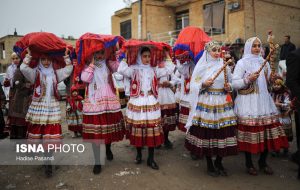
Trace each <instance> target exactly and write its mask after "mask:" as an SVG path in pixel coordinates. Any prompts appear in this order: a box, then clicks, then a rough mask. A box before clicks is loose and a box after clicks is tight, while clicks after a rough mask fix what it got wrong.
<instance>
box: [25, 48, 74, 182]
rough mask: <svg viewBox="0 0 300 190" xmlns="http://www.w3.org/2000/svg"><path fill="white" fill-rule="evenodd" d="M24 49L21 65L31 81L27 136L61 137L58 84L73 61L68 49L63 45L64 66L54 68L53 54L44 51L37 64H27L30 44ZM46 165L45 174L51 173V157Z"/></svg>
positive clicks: (68, 71) (59, 138)
mask: <svg viewBox="0 0 300 190" xmlns="http://www.w3.org/2000/svg"><path fill="white" fill-rule="evenodd" d="M27 52H28V53H27V55H26V57H25V59H24V61H23V63H22V64H21V67H20V69H21V72H22V73H23V75H24V76H25V77H26V79H27V80H28V81H30V83H31V84H33V85H34V92H33V97H32V102H31V104H30V106H29V109H28V112H27V115H26V121H27V122H28V139H31V140H34V139H42V140H51V141H55V140H61V139H62V130H61V111H60V105H59V101H58V99H59V97H58V89H57V84H58V83H59V82H61V81H63V80H65V79H66V78H67V77H69V75H70V74H71V73H72V70H73V65H72V64H71V61H70V58H69V55H68V53H69V50H68V49H66V52H65V56H64V60H65V63H66V66H65V67H64V68H62V69H58V70H54V69H53V64H52V63H53V62H52V58H51V57H48V56H46V55H45V56H44V55H42V56H40V59H39V64H38V66H37V68H35V69H32V68H30V67H29V64H30V61H31V55H30V50H29V48H28V50H27ZM50 154H52V153H50ZM48 156H49V155H48ZM50 156H51V155H50ZM45 169H46V170H45V173H46V175H47V176H48V177H50V176H52V165H51V161H49V162H47V163H46V166H45Z"/></svg>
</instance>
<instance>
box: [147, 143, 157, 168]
mask: <svg viewBox="0 0 300 190" xmlns="http://www.w3.org/2000/svg"><path fill="white" fill-rule="evenodd" d="M148 152H149V153H148V160H147V165H148V166H149V167H150V168H152V169H154V170H158V169H159V167H158V165H157V164H156V162H155V161H154V148H148Z"/></svg>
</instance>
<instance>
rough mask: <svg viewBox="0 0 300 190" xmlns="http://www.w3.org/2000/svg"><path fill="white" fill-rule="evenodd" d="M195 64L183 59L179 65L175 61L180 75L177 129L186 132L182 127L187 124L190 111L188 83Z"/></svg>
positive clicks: (178, 62)
mask: <svg viewBox="0 0 300 190" xmlns="http://www.w3.org/2000/svg"><path fill="white" fill-rule="evenodd" d="M194 68H195V64H194V62H193V61H191V59H184V62H183V63H181V62H180V61H179V60H177V69H178V72H179V73H180V78H181V84H180V87H181V89H180V93H181V94H180V102H179V119H178V129H180V130H181V131H183V132H186V128H185V127H184V126H185V125H186V122H187V118H188V116H189V110H190V106H191V105H190V103H189V102H190V81H191V77H192V73H193V70H194Z"/></svg>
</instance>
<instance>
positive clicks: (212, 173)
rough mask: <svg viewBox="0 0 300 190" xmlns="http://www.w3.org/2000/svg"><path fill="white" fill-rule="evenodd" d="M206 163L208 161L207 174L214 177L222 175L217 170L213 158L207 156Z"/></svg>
mask: <svg viewBox="0 0 300 190" xmlns="http://www.w3.org/2000/svg"><path fill="white" fill-rule="evenodd" d="M206 161H207V174H208V175H210V176H212V177H218V176H219V175H220V173H219V172H218V171H217V170H216V169H215V167H214V164H213V161H212V159H211V157H210V156H206Z"/></svg>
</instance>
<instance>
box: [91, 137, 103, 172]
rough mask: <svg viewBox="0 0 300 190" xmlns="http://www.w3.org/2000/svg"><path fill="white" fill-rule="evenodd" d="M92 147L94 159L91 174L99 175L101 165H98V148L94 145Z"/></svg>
mask: <svg viewBox="0 0 300 190" xmlns="http://www.w3.org/2000/svg"><path fill="white" fill-rule="evenodd" d="M92 146H93V153H94V159H95V165H94V168H93V173H94V174H95V175H97V174H100V172H101V165H100V146H99V145H96V144H95V143H93V144H92Z"/></svg>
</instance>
